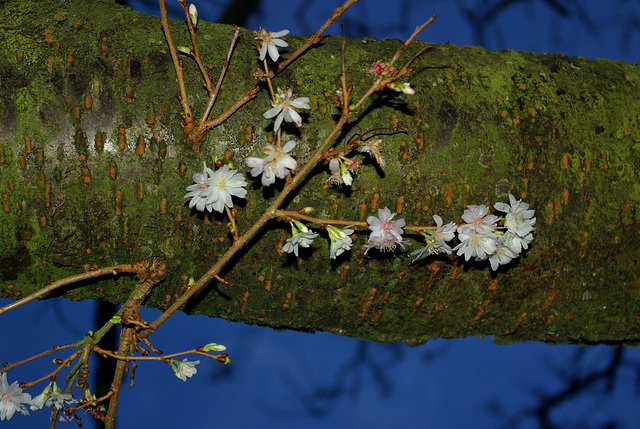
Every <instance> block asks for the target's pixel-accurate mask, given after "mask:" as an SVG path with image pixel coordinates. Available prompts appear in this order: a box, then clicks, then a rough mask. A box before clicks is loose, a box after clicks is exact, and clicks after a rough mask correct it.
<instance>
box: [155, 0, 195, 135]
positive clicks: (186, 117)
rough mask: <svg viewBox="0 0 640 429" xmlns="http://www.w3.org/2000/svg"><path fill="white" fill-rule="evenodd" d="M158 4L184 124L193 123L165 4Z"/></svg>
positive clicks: (162, 0) (162, 1)
mask: <svg viewBox="0 0 640 429" xmlns="http://www.w3.org/2000/svg"><path fill="white" fill-rule="evenodd" d="M158 2H159V4H160V25H161V26H162V30H163V31H164V36H165V38H166V39H167V44H168V45H169V52H170V53H171V60H172V61H173V68H174V69H175V71H176V75H177V77H178V87H179V88H180V97H179V100H180V104H181V105H182V110H183V112H184V120H185V123H186V124H192V123H193V116H192V115H191V107H190V106H189V98H188V97H187V88H186V87H185V85H184V76H183V74H182V66H181V65H180V61H179V60H178V53H177V52H176V48H175V46H174V45H173V39H172V38H171V31H170V30H169V20H168V19H167V6H166V4H165V0H158Z"/></svg>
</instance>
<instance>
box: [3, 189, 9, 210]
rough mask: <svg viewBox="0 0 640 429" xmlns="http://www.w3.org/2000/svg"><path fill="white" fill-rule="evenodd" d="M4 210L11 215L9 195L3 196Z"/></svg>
mask: <svg viewBox="0 0 640 429" xmlns="http://www.w3.org/2000/svg"><path fill="white" fill-rule="evenodd" d="M2 209H3V210H4V211H5V212H7V213H9V211H10V209H9V195H7V194H2Z"/></svg>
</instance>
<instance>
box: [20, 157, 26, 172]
mask: <svg viewBox="0 0 640 429" xmlns="http://www.w3.org/2000/svg"><path fill="white" fill-rule="evenodd" d="M20 168H22V169H23V170H24V169H25V168H27V163H26V162H25V160H24V156H20Z"/></svg>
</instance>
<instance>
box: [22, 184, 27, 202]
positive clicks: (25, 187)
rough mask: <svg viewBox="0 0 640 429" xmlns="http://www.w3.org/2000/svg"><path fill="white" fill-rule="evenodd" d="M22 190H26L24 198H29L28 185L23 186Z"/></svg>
mask: <svg viewBox="0 0 640 429" xmlns="http://www.w3.org/2000/svg"><path fill="white" fill-rule="evenodd" d="M22 189H24V198H25V199H27V198H29V190H28V188H27V185H26V184H25V185H22Z"/></svg>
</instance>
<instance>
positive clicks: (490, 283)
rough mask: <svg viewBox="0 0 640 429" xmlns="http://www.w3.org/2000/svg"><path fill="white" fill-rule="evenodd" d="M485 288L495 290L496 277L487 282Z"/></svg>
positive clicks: (496, 284)
mask: <svg viewBox="0 0 640 429" xmlns="http://www.w3.org/2000/svg"><path fill="white" fill-rule="evenodd" d="M487 289H489V290H496V289H498V279H493V280H491V281H490V282H489V285H488V286H487Z"/></svg>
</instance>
